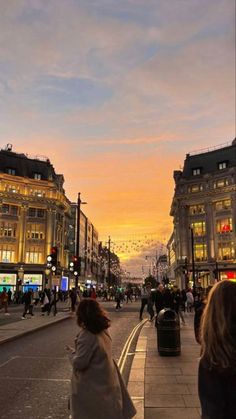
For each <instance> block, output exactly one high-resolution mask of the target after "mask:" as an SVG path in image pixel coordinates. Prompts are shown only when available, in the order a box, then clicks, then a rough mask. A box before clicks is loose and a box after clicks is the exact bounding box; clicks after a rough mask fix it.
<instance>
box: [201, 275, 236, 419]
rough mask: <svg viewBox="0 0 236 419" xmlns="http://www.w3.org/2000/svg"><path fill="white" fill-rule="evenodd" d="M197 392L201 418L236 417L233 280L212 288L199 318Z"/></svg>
mask: <svg viewBox="0 0 236 419" xmlns="http://www.w3.org/2000/svg"><path fill="white" fill-rule="evenodd" d="M200 334H201V337H200V341H201V359H200V363H199V373H198V374H199V375H198V393H199V398H200V402H201V408H202V419H235V418H236V282H234V281H230V280H224V281H220V282H218V283H217V284H215V285H214V286H213V288H212V289H211V291H210V293H209V296H208V301H207V304H206V307H205V310H204V312H203V315H202V320H201V331H200Z"/></svg>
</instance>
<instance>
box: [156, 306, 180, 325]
mask: <svg viewBox="0 0 236 419" xmlns="http://www.w3.org/2000/svg"><path fill="white" fill-rule="evenodd" d="M168 320H172V321H173V320H178V316H177V314H176V312H175V311H174V310H172V309H171V308H163V310H161V311H160V312H159V314H158V316H157V321H158V323H159V322H162V321H168Z"/></svg>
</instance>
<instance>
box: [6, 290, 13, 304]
mask: <svg viewBox="0 0 236 419" xmlns="http://www.w3.org/2000/svg"><path fill="white" fill-rule="evenodd" d="M7 296H8V305H10V304H11V302H12V292H11V290H10V288H9V290H8V291H7Z"/></svg>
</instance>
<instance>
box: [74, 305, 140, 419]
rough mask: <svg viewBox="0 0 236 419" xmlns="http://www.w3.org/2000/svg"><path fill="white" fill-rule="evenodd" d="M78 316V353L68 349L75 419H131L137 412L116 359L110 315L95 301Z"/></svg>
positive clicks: (76, 346)
mask: <svg viewBox="0 0 236 419" xmlns="http://www.w3.org/2000/svg"><path fill="white" fill-rule="evenodd" d="M76 314H77V323H78V326H79V333H78V335H77V337H76V340H75V349H73V348H71V347H69V346H67V347H66V350H67V352H68V355H69V359H70V362H71V364H72V379H71V394H70V408H71V415H72V419H95V418H96V419H131V418H132V417H133V416H134V415H135V413H136V410H135V407H134V405H133V402H132V400H131V398H130V396H129V394H128V391H127V389H126V387H125V384H124V382H123V379H122V377H121V374H120V372H119V369H118V366H117V364H116V362H115V361H114V360H113V358H112V347H111V337H110V335H109V333H108V328H109V326H110V320H109V318H108V317H107V314H106V313H105V312H104V311H103V310H102V308H101V306H100V305H99V303H98V302H97V301H96V300H93V299H92V298H86V299H83V300H82V301H81V302H80V304H79V305H78V309H77V313H76Z"/></svg>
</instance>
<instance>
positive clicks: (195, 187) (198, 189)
mask: <svg viewBox="0 0 236 419" xmlns="http://www.w3.org/2000/svg"><path fill="white" fill-rule="evenodd" d="M202 190H203V185H191V186H189V187H188V192H189V193H196V192H201V191H202Z"/></svg>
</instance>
